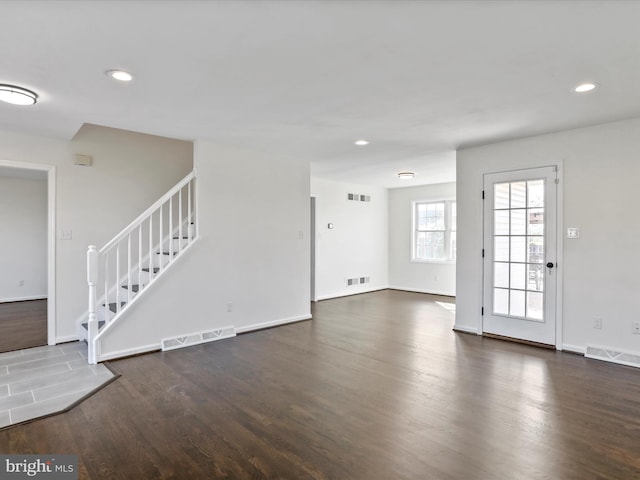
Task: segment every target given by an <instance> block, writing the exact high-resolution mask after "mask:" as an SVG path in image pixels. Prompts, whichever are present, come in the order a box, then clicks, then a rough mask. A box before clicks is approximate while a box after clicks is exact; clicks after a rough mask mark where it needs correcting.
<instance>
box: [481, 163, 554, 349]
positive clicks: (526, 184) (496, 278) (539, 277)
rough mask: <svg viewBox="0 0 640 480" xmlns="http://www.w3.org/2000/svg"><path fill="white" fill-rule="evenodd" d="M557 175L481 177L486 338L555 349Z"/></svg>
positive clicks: (536, 171) (533, 172)
mask: <svg viewBox="0 0 640 480" xmlns="http://www.w3.org/2000/svg"><path fill="white" fill-rule="evenodd" d="M556 172H557V168H556V167H553V166H551V167H541V168H532V169H526V170H517V171H510V172H501V173H492V174H486V175H484V279H483V291H484V294H483V295H484V298H483V317H482V318H483V321H482V323H483V324H482V329H483V331H484V332H485V333H492V334H496V335H501V336H505V337H511V338H517V339H521V340H528V341H532V342H537V343H544V344H549V345H554V346H555V344H556V286H557V285H556V284H557V282H556V278H557V265H556V248H557V247H556V243H557V240H556V197H557V186H556V178H557V173H556Z"/></svg>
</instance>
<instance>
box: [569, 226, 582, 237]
mask: <svg viewBox="0 0 640 480" xmlns="http://www.w3.org/2000/svg"><path fill="white" fill-rule="evenodd" d="M567 238H580V229H579V228H577V227H569V228H567Z"/></svg>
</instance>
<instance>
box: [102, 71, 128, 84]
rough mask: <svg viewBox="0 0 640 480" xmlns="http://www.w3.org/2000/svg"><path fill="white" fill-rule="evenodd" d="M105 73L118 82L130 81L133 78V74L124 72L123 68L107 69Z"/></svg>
mask: <svg viewBox="0 0 640 480" xmlns="http://www.w3.org/2000/svg"><path fill="white" fill-rule="evenodd" d="M107 75H109V76H110V77H111V78H113V79H114V80H118V81H120V82H130V81H131V80H133V75H132V74H131V73H129V72H125V71H124V70H109V71H107Z"/></svg>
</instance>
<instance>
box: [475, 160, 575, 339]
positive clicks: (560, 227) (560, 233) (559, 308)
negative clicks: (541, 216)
mask: <svg viewBox="0 0 640 480" xmlns="http://www.w3.org/2000/svg"><path fill="white" fill-rule="evenodd" d="M543 167H556V168H557V178H558V184H557V185H556V187H557V192H556V193H557V199H556V208H557V212H556V225H557V233H556V235H557V251H556V268H555V273H556V275H557V277H556V281H557V285H556V312H555V313H556V341H555V347H556V350H562V349H563V335H562V332H563V324H564V322H563V317H562V312H563V298H564V297H563V294H564V290H563V271H564V261H563V252H564V216H563V211H564V160H563V159H557V160H555V161H554V163H548V164H534V165H527V166H523V167H518V168H500V169H491V170H485V171H482V172H480V175H479V179H478V181H479V183H480V191H483V190H484V178H485V175H488V174H493V173H504V172H518V171H521V170H530V169H532V168H543ZM478 214H479V215H480V218H482V219H483V221H482V222H480V225H481V227H480V232H479V236H480V239H481V241H480V245H484V200H480V201H479V202H478ZM479 257H480V258H479V262H480V265H481V268H480V286H479V288H478V296H479V299H480V305H484V277H485V275H484V273H485V272H484V263H485V262H484V259H483V258H482V256H481V255H479ZM483 333H484V330H483V316H482V315H478V330H477V334H478V335H482V334H483Z"/></svg>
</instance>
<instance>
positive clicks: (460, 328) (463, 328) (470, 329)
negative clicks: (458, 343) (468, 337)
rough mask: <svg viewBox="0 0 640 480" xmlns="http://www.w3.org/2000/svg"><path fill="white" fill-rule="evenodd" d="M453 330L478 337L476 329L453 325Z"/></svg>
mask: <svg viewBox="0 0 640 480" xmlns="http://www.w3.org/2000/svg"><path fill="white" fill-rule="evenodd" d="M453 330H454V331H455V332H463V333H473V334H474V335H479V333H478V329H477V328H473V327H467V326H464V325H454V326H453Z"/></svg>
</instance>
